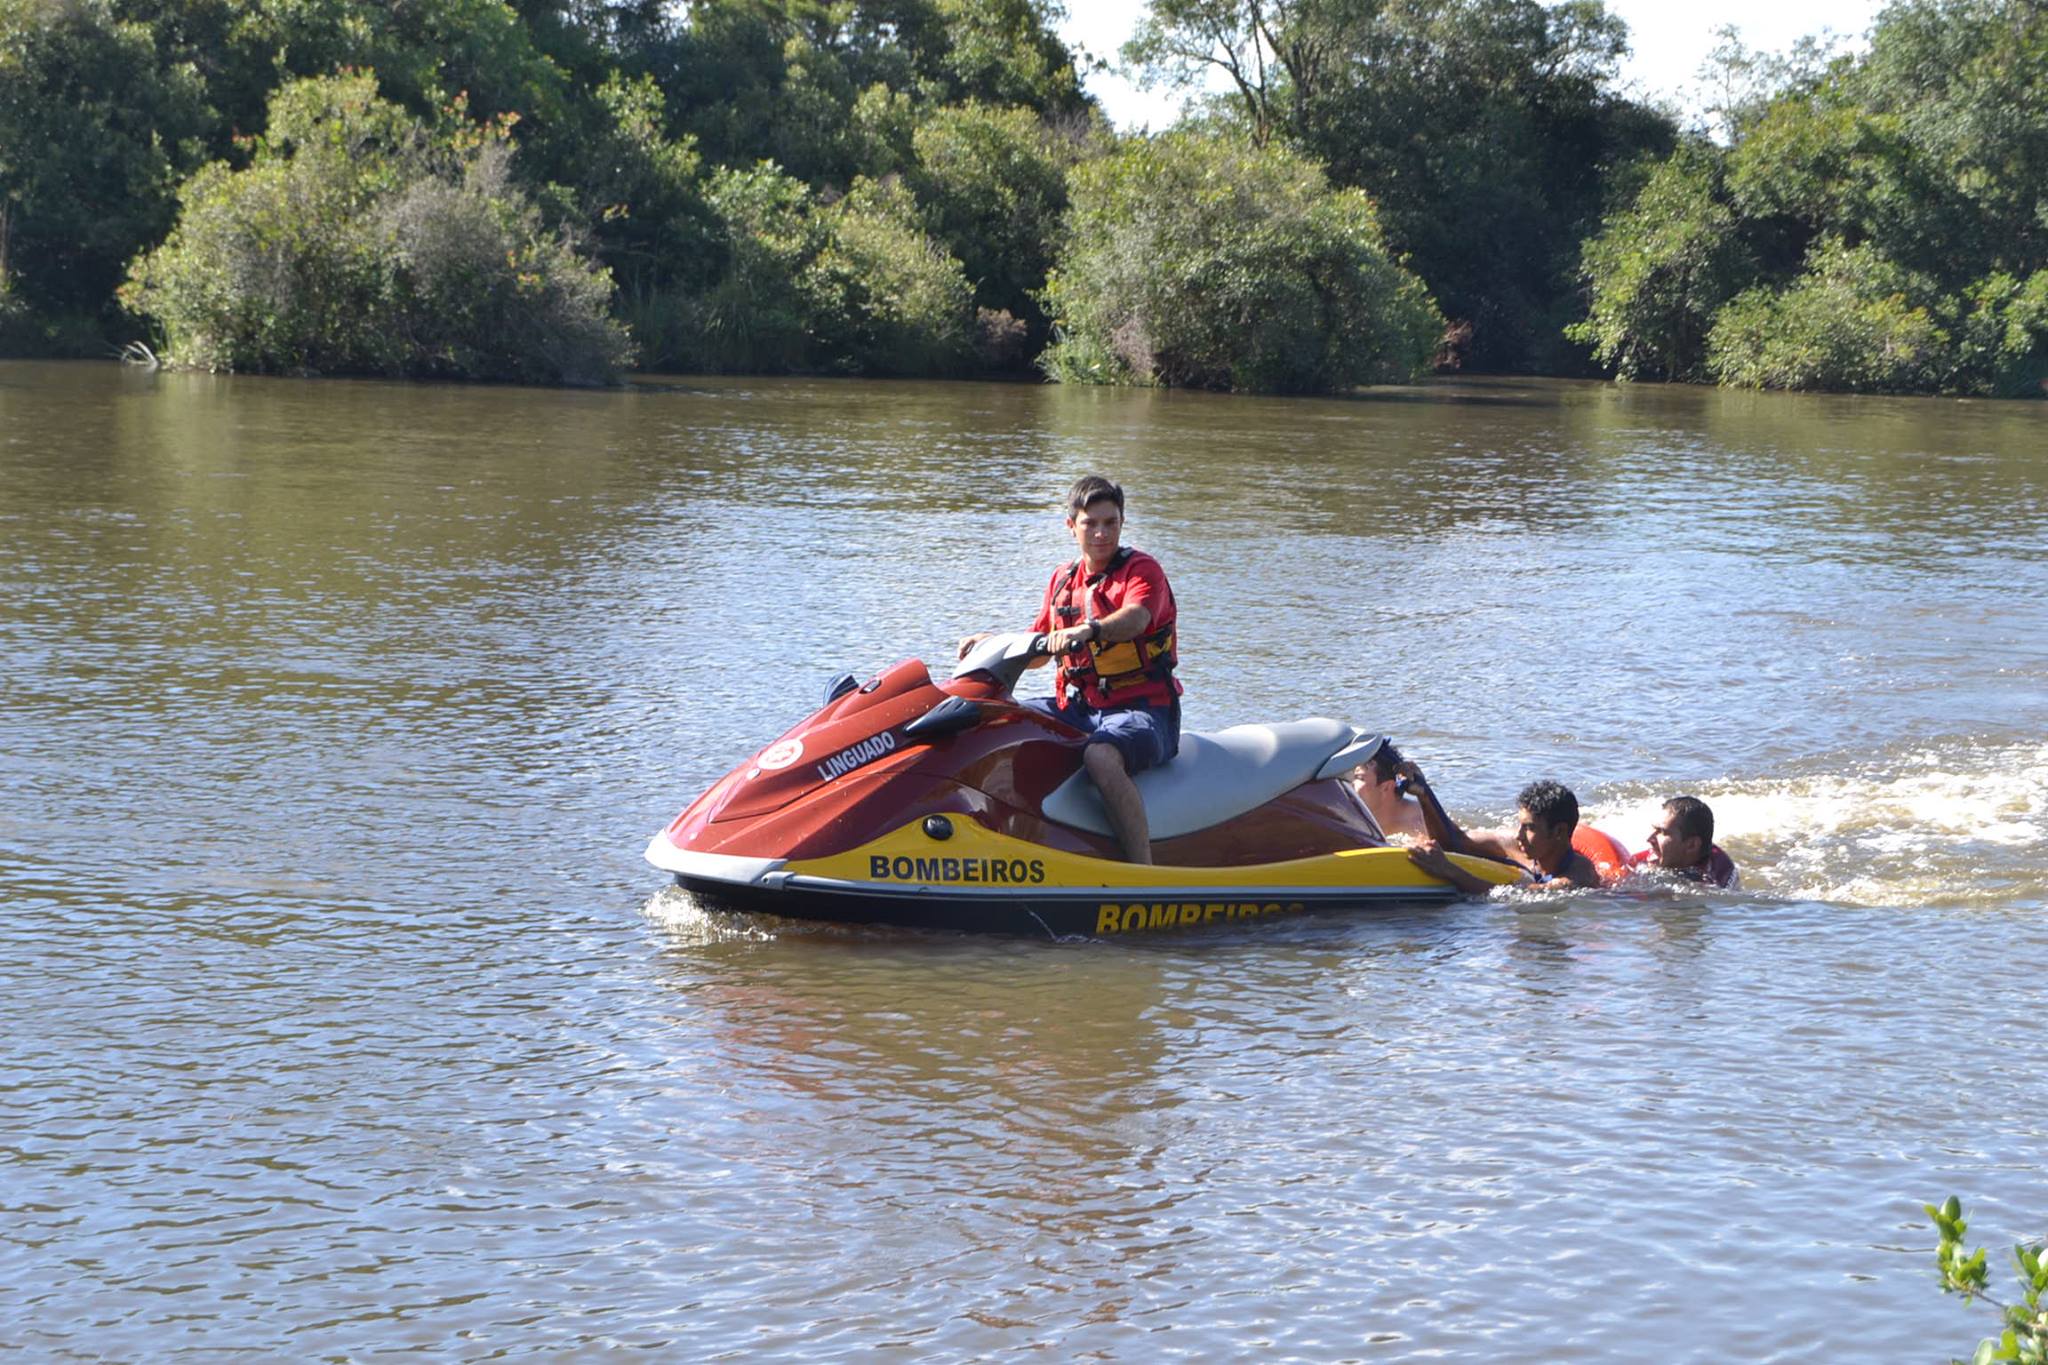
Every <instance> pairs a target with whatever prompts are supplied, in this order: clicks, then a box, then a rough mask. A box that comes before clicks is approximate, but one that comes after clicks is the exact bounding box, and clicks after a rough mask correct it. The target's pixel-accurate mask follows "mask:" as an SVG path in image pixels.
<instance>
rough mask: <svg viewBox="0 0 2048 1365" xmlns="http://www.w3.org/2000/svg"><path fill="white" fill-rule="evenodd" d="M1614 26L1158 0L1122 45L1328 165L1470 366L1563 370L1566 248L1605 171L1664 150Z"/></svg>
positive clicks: (1581, 0) (1493, 14) (1476, 7)
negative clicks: (1211, 86) (1624, 94)
mask: <svg viewBox="0 0 2048 1365" xmlns="http://www.w3.org/2000/svg"><path fill="white" fill-rule="evenodd" d="M1625 50H1626V46H1625V40H1624V30H1623V27H1622V25H1621V23H1620V21H1619V20H1617V19H1616V18H1614V17H1613V16H1612V15H1609V14H1608V13H1607V12H1606V10H1605V9H1604V8H1603V7H1602V6H1601V5H1600V4H1599V3H1597V0H1572V3H1567V4H1559V5H1544V4H1541V3H1538V0H1410V3H1403V4H1390V3H1386V0H1155V3H1154V5H1153V7H1152V17H1151V18H1150V20H1149V21H1148V22H1147V23H1146V24H1145V25H1144V26H1143V27H1141V29H1140V31H1139V34H1138V36H1137V38H1136V39H1135V40H1134V41H1133V42H1132V44H1131V45H1130V46H1128V47H1127V48H1126V49H1125V57H1126V59H1127V60H1128V61H1130V62H1132V63H1133V64H1135V65H1137V66H1139V67H1140V68H1141V69H1142V70H1143V72H1144V73H1145V74H1146V76H1147V77H1148V78H1150V79H1153V80H1163V81H1169V82H1172V83H1176V84H1187V83H1191V82H1193V81H1194V80H1196V79H1198V78H1200V76H1201V75H1202V74H1203V73H1204V72H1205V71H1207V70H1221V71H1223V72H1224V73H1225V74H1226V75H1227V76H1228V78H1229V80H1230V81H1231V83H1232V90H1233V94H1232V95H1231V97H1230V98H1229V101H1228V103H1227V106H1226V107H1227V108H1230V109H1233V110H1235V111H1236V112H1237V114H1238V116H1239V118H1240V120H1241V122H1242V126H1243V127H1244V128H1245V130H1246V133H1247V135H1248V136H1249V137H1250V138H1251V139H1252V140H1253V141H1254V142H1255V143H1262V142H1265V141H1267V140H1269V139H1277V140H1280V141H1284V142H1286V143H1287V144H1289V145H1291V146H1293V147H1295V148H1297V149H1298V150H1301V151H1303V152H1305V153H1306V154H1308V155H1309V156H1311V157H1313V158H1315V159H1316V160H1318V161H1320V162H1322V163H1323V165H1324V166H1325V167H1326V168H1327V169H1328V172H1329V175H1330V177H1331V179H1332V180H1333V181H1335V182H1336V183H1337V184H1339V185H1349V186H1357V187H1359V188H1362V189H1364V190H1365V191H1366V192H1367V193H1368V194H1370V195H1371V196H1372V197H1373V200H1374V202H1375V204H1376V205H1377V206H1378V209H1379V214H1380V219H1381V222H1382V224H1383V225H1384V230H1385V233H1386V237H1387V241H1388V243H1389V244H1390V245H1391V247H1392V248H1393V250H1394V251H1395V252H1396V253H1398V254H1399V255H1401V256H1402V257H1404V258H1405V259H1406V260H1407V261H1408V262H1409V264H1410V265H1411V266H1412V268H1413V269H1414V270H1415V271H1416V272H1417V273H1418V274H1420V275H1421V276H1422V277H1423V278H1424V279H1425V280H1426V281H1428V283H1429V286H1430V289H1431V291H1432V292H1433V293H1434V294H1435V295H1436V296H1437V298H1438V299H1439V300H1440V301H1441V302H1442V303H1443V305H1444V308H1445V310H1446V311H1447V312H1448V313H1449V314H1450V315H1451V317H1453V318H1454V319H1458V320H1460V321H1461V322H1462V323H1464V324H1466V325H1467V327H1466V330H1467V331H1468V332H1469V335H1470V351H1469V354H1468V355H1467V356H1466V357H1464V358H1465V359H1466V360H1468V361H1469V362H1470V363H1471V364H1473V365H1476V366H1479V367H1482V368H1512V367H1529V366H1535V367H1539V368H1552V369H1556V368H1570V367H1572V365H1573V364H1574V363H1575V358H1574V356H1573V355H1572V354H1571V353H1570V352H1568V351H1567V350H1566V348H1564V347H1563V346H1562V344H1561V338H1560V335H1559V333H1560V329H1561V328H1562V326H1563V324H1564V322H1565V321H1566V320H1567V318H1568V317H1569V316H1570V315H1571V313H1572V312H1573V311H1574V308H1573V305H1574V304H1575V301H1576V300H1575V294H1576V284H1577V280H1576V268H1577V263H1578V243H1579V241H1580V239H1581V238H1583V237H1584V236H1586V235H1587V234H1588V233H1589V232H1590V231H1592V230H1593V228H1594V225H1595V224H1596V223H1597V221H1598V218H1599V214H1600V212H1601V210H1602V207H1603V190H1604V186H1605V184H1606V181H1607V179H1608V178H1609V177H1610V176H1611V175H1612V174H1613V173H1614V172H1615V171H1616V170H1618V169H1619V168H1622V167H1624V166H1626V165H1627V164H1628V163H1630V162H1632V161H1633V160H1634V159H1636V158H1637V157H1638V156H1640V155H1642V154H1644V153H1655V154H1658V155H1662V154H1663V153H1665V152H1667V151H1669V150H1670V147H1671V145H1672V133H1673V129H1672V127H1671V124H1670V122H1669V120H1668V119H1666V118H1665V117H1663V116H1662V115H1660V114H1657V113H1655V112H1653V111H1650V110H1647V109H1645V108H1643V107H1642V106H1639V105H1634V104H1631V103H1629V102H1627V101H1625V100H1621V99H1618V98H1616V97H1615V96H1613V95H1612V94H1611V93H1609V91H1608V85H1609V84H1610V82H1611V81H1612V79H1613V76H1614V73H1615V70H1616V66H1617V63H1618V61H1619V59H1620V56H1621V54H1622V53H1623V52H1624V51H1625Z"/></svg>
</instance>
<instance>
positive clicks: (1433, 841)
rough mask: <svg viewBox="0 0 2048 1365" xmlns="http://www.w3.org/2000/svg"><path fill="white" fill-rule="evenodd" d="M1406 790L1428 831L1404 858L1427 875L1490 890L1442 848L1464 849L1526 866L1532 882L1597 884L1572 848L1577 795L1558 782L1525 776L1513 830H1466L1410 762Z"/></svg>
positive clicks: (1589, 866) (1588, 865) (1406, 765)
mask: <svg viewBox="0 0 2048 1365" xmlns="http://www.w3.org/2000/svg"><path fill="white" fill-rule="evenodd" d="M1401 775H1402V776H1403V777H1405V778H1407V779H1408V790H1409V791H1411V792H1413V793H1415V795H1416V797H1417V798H1418V799H1419V800H1420V801H1421V803H1422V814H1423V819H1424V821H1425V823H1426V824H1427V825H1428V829H1429V837H1428V838H1427V839H1425V840H1423V841H1422V842H1421V843H1419V844H1416V845H1415V846H1414V847H1412V848H1410V849H1409V850H1408V861H1409V862H1411V863H1414V864H1415V865H1416V866H1417V867H1419V868H1421V869H1422V870H1423V871H1424V872H1427V873H1429V875H1430V876H1432V877H1439V878H1441V879H1443V880H1444V881H1447V882H1449V883H1451V885H1453V886H1455V887H1457V888H1458V889H1459V890H1461V891H1469V892H1472V893H1474V894H1476V895H1485V894H1486V893H1487V892H1489V891H1491V890H1493V886H1492V884H1491V883H1490V882H1486V881H1483V880H1481V879H1480V878H1478V877H1475V876H1473V875H1472V874H1471V873H1469V872H1467V871H1465V869H1464V868H1462V867H1459V866H1458V865H1457V864H1456V863H1454V862H1452V861H1451V860H1450V859H1449V858H1448V857H1446V856H1444V855H1445V854H1446V853H1466V854H1471V855H1473V856H1475V857H1480V858H1491V859H1493V860H1494V861H1495V862H1501V863H1512V864H1514V865H1515V866H1517V867H1520V868H1522V869H1523V870H1524V871H1526V872H1528V874H1529V875H1530V877H1531V878H1532V879H1533V880H1535V881H1536V882H1538V883H1545V884H1550V885H1556V886H1586V887H1591V886H1599V885H1600V884H1601V883H1600V872H1599V870H1598V869H1597V868H1595V867H1594V866H1593V863H1592V860H1591V859H1589V858H1587V857H1586V855H1585V854H1583V853H1580V852H1577V851H1576V850H1574V849H1573V848H1572V831H1573V830H1575V829H1577V828H1578V825H1579V798H1578V797H1576V796H1574V795H1572V792H1571V789H1570V788H1569V787H1567V786H1565V785H1564V784H1563V783H1561V782H1551V781H1542V782H1531V783H1530V784H1529V785H1528V786H1526V787H1524V788H1522V791H1521V794H1520V795H1518V796H1517V797H1515V807H1516V809H1515V831H1514V834H1513V835H1512V836H1507V835H1501V834H1467V833H1466V832H1465V831H1464V830H1462V829H1460V828H1458V826H1457V824H1456V822H1455V821H1453V820H1452V819H1451V817H1450V816H1449V815H1446V814H1445V813H1444V807H1443V803H1442V802H1441V801H1438V800H1437V799H1436V793H1435V792H1433V791H1431V790H1430V787H1429V780H1428V779H1427V778H1425V777H1424V776H1423V775H1422V769H1420V768H1418V767H1416V766H1415V764H1414V763H1412V762H1404V763H1403V764H1402V765H1401Z"/></svg>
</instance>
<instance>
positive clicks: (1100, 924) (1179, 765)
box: [647, 633, 1520, 938]
mask: <svg viewBox="0 0 2048 1365" xmlns="http://www.w3.org/2000/svg"><path fill="white" fill-rule="evenodd" d="M1045 657H1046V648H1045V637H1044V636H1043V635H1030V634H1014V633H1013V634H999V635H992V636H989V637H988V638H986V639H984V640H983V641H982V642H981V643H980V644H979V645H977V646H976V647H975V648H974V649H973V650H972V651H971V652H969V653H968V654H967V656H966V657H965V658H963V659H962V660H961V661H960V662H959V664H958V665H957V666H956V667H955V668H954V669H953V671H952V675H951V676H950V677H948V678H947V679H946V680H945V681H943V682H940V681H935V680H934V679H933V677H932V675H931V672H930V670H929V669H928V668H927V667H926V666H925V665H924V664H923V663H921V662H919V661H917V660H915V659H911V660H906V661H904V662H902V663H899V664H896V665H895V666H894V667H891V668H889V669H886V670H885V671H883V672H882V673H880V674H878V675H876V676H875V677H873V678H870V679H868V680H867V681H866V682H865V683H862V682H859V681H858V680H857V679H856V678H855V677H854V676H853V675H852V674H850V673H848V674H841V675H840V676H838V677H836V678H834V679H833V680H832V681H831V682H830V683H829V684H828V685H827V687H826V689H825V699H824V705H823V706H822V707H821V708H819V710H818V711H817V712H815V713H814V714H812V715H811V716H809V717H807V718H806V719H804V720H803V721H802V722H800V723H799V724H798V725H796V726H795V728H793V729H791V730H789V731H788V732H787V733H785V734H783V735H782V736H780V737H779V738H777V739H776V740H775V741H774V742H773V743H771V744H769V745H768V746H767V747H766V748H764V749H762V750H761V751H760V752H758V753H756V754H755V755H753V756H752V757H751V758H749V759H748V760H747V761H746V762H744V763H742V764H740V765H739V766H738V767H736V768H734V769H733V770H732V771H731V772H729V773H727V774H726V775H725V776H724V777H722V778H720V779H719V780H718V781H717V782H716V783H715V784H713V786H712V787H711V789H710V790H709V791H707V792H705V793H704V794H703V795H702V796H700V797H698V798H697V799H696V800H695V801H693V802H692V803H691V804H690V806H689V808H688V809H686V810H685V811H683V813H682V814H681V815H678V816H677V817H676V818H675V820H674V822H672V823H671V824H670V825H669V826H668V828H666V829H664V830H662V831H661V832H660V833H659V834H657V835H655V836H654V838H653V840H652V841H651V842H650V843H649V844H648V846H647V860H648V861H649V862H651V863H653V864H654V865H655V866H656V867H658V868H661V869H662V870H663V871H666V872H671V873H673V874H674V875H675V879H676V881H677V883H678V884H679V885H681V886H682V887H683V888H684V889H685V890H686V891H688V892H690V893H691V894H692V895H693V896H695V897H696V898H697V899H698V900H699V901H700V902H703V903H705V904H708V905H710V906H712V907H714V908H717V909H725V910H737V911H743V912H750V913H757V914H770V915H781V916H790V917H795V918H800V919H818V920H833V921H840V922H845V923H853V924H886V925H904V926H912V927H920V928H935V929H951V930H965V931H977V932H992V933H1004V934H1024V935H1050V936H1053V937H1055V938H1064V937H1071V936H1103V935H1112V934H1127V933H1132V932H1136V931H1140V930H1158V929H1180V928H1188V927H1192V926H1195V925H1211V924H1224V923H1240V922H1243V921H1246V920H1263V919H1267V918H1272V917H1277V916H1289V915H1297V914H1301V913H1303V912H1306V911H1311V910H1363V909H1372V908H1379V907H1397V906H1398V907H1413V906H1416V905H1427V904H1438V903H1442V902H1445V901H1448V900H1450V899H1452V898H1453V897H1454V896H1455V895H1456V894H1457V893H1456V891H1455V890H1454V889H1453V888H1452V887H1451V886H1449V885H1448V884H1447V883H1444V882H1441V881H1438V880H1436V879H1435V878H1433V877H1431V876H1429V875H1428V874H1427V873H1425V872H1423V871H1421V870H1420V869H1419V868H1417V867H1415V866H1414V864H1412V863H1410V862H1409V861H1408V857H1407V854H1406V852H1405V851H1404V850H1403V849H1401V848H1398V847H1389V846H1388V845H1387V841H1386V838H1385V837H1384V836H1383V835H1382V834H1381V832H1380V830H1379V828H1378V826H1377V825H1376V824H1375V823H1374V821H1373V818H1372V814H1371V812H1370V811H1368V810H1367V809H1366V807H1365V806H1364V804H1363V803H1362V802H1361V801H1360V800H1359V799H1358V797H1357V796H1356V794H1355V793H1354V792H1353V791H1352V790H1351V787H1350V785H1349V784H1348V783H1346V782H1344V781H1342V780H1341V778H1342V776H1343V775H1344V774H1345V773H1347V772H1349V771H1350V770H1351V769H1353V768H1355V767H1357V766H1358V765H1359V764H1361V763H1364V762H1366V761H1367V760H1369V759H1370V758H1371V757H1372V756H1373V754H1374V753H1375V752H1376V751H1377V750H1378V749H1379V746H1380V745H1382V744H1384V743H1385V742H1386V741H1385V739H1384V738H1383V737H1381V736H1379V735H1374V734H1369V733H1367V732H1366V731H1364V730H1361V729H1359V728H1358V727H1356V726H1353V725H1349V724H1346V723H1343V722H1341V721H1336V720H1329V719H1325V718H1321V717H1314V718H1310V719H1306V720H1296V721H1288V722H1284V723H1280V724H1270V725H1237V726H1232V727H1230V728H1229V729H1225V730H1219V731H1216V732H1213V733H1208V734H1198V733H1193V732H1187V733H1183V734H1182V736H1181V743H1180V753H1179V755H1178V756H1177V757H1176V758H1174V759H1173V761H1172V762H1170V763H1167V764H1165V765H1163V766H1161V767H1159V768H1155V769H1153V770H1151V771H1149V772H1145V773H1141V774H1139V775H1138V776H1137V777H1136V778H1135V779H1134V780H1135V782H1136V784H1137V787H1138V791H1139V793H1140V794H1141V795H1142V796H1143V797H1144V801H1145V812H1146V817H1147V819H1148V821H1149V822H1150V824H1151V830H1152V852H1153V857H1154V859H1155V862H1154V863H1153V864H1152V865H1150V866H1143V865H1138V864H1133V863H1128V862H1125V861H1123V859H1122V857H1121V853H1120V850H1119V846H1118V844H1117V840H1116V836H1115V834H1114V833H1113V832H1112V830H1111V826H1110V824H1109V819H1108V816H1107V814H1106V813H1105V812H1104V810H1103V806H1102V802H1101V800H1100V798H1099V797H1098V796H1097V795H1096V791H1095V785H1094V783H1093V782H1092V781H1091V780H1090V779H1089V778H1088V776H1087V773H1086V772H1085V770H1084V769H1083V767H1082V762H1081V748H1082V744H1083V742H1084V739H1085V736H1084V735H1083V733H1082V732H1081V731H1080V730H1078V729H1075V728H1073V727H1071V726H1068V725H1065V724H1063V723H1062V722H1060V721H1058V720H1056V719H1054V718H1051V717H1049V716H1047V715H1046V714H1044V713H1043V712H1040V711H1037V710H1034V709H1032V708H1030V707H1027V706H1024V705H1022V704H1020V703H1019V702H1018V701H1017V700H1016V698H1015V697H1014V696H1013V695H1012V693H1013V690H1014V689H1015V687H1016V685H1017V680H1018V678H1019V677H1020V676H1021V675H1022V674H1023V672H1024V670H1025V669H1026V668H1028V667H1029V666H1030V665H1032V664H1033V663H1035V662H1037V661H1039V660H1041V659H1043V658H1045ZM1453 856H1454V857H1455V858H1456V861H1457V862H1458V864H1459V865H1460V866H1462V867H1465V868H1467V869H1469V870H1470V871H1472V872H1473V873H1475V874H1476V875H1478V876H1480V877H1483V878H1485V879H1487V880H1489V881H1493V882H1497V883H1502V884H1505V883H1509V882H1513V881H1515V880H1518V878H1519V877H1520V873H1519V872H1518V871H1517V870H1516V869H1514V868H1512V867H1508V866H1506V865H1505V864H1501V863H1495V862H1490V861H1488V860H1486V859H1483V858H1466V857H1462V856H1458V855H1453Z"/></svg>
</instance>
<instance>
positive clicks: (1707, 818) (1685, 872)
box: [1629, 796, 1742, 890]
mask: <svg viewBox="0 0 2048 1365" xmlns="http://www.w3.org/2000/svg"><path fill="white" fill-rule="evenodd" d="M1629 866H1630V867H1635V868H1652V867H1655V868H1662V869H1663V870H1664V871H1666V872H1676V873H1677V874H1678V875H1679V876H1681V877H1690V878H1691V879H1692V880H1694V881H1697V882H1705V883H1706V884H1707V885H1709V886H1718V887H1721V888H1723V889H1724V890H1732V889H1733V888H1735V887H1738V886H1740V885H1742V874H1741V873H1740V872H1738V871H1736V869H1735V860H1734V859H1733V858H1730V857H1729V856H1728V855H1727V854H1726V853H1723V852H1722V851H1721V846H1720V845H1719V844H1717V843H1715V842H1714V812H1713V810H1712V809H1711V808H1710V807H1709V806H1708V805H1707V803H1706V802H1704V801H1702V800H1700V799H1699V798H1698V797H1697V796H1674V797H1672V798H1671V799H1670V800H1669V801H1666V802H1665V803H1664V815H1663V818H1662V819H1661V820H1659V821H1658V822H1657V823H1656V824H1654V825H1652V826H1650V846H1649V847H1648V848H1646V849H1644V850H1643V851H1642V852H1641V853H1638V854H1636V856H1635V857H1633V858H1631V859H1629Z"/></svg>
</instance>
